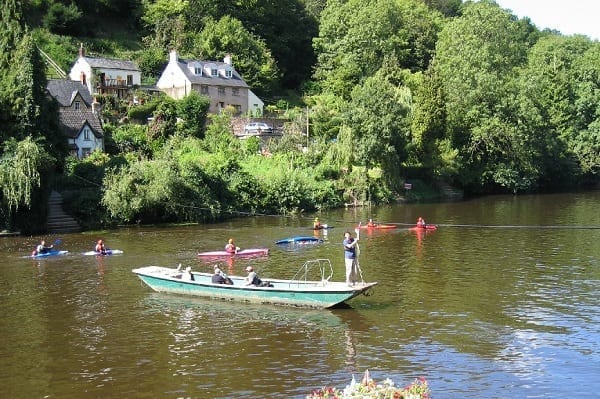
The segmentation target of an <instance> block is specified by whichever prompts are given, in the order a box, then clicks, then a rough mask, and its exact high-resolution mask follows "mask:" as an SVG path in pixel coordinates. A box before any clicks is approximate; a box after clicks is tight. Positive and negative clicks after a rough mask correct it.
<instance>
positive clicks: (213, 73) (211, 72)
mask: <svg viewBox="0 0 600 399" xmlns="http://www.w3.org/2000/svg"><path fill="white" fill-rule="evenodd" d="M210 76H212V77H216V76H219V71H218V70H217V68H212V69H211V70H210Z"/></svg>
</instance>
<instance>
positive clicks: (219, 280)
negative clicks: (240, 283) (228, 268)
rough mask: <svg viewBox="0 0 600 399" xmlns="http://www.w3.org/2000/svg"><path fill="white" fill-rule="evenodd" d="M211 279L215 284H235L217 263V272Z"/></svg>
mask: <svg viewBox="0 0 600 399" xmlns="http://www.w3.org/2000/svg"><path fill="white" fill-rule="evenodd" d="M211 281H212V283H213V284H228V285H233V281H232V280H231V279H230V278H229V277H227V275H226V274H225V273H223V271H222V270H221V268H220V267H219V265H215V274H213V275H212V279H211Z"/></svg>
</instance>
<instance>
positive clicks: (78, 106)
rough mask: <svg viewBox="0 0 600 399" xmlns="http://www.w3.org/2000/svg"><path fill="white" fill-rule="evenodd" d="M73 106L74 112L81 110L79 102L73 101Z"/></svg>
mask: <svg viewBox="0 0 600 399" xmlns="http://www.w3.org/2000/svg"><path fill="white" fill-rule="evenodd" d="M73 106H74V107H75V111H79V110H80V109H81V104H80V103H79V101H75V102H74V103H73Z"/></svg>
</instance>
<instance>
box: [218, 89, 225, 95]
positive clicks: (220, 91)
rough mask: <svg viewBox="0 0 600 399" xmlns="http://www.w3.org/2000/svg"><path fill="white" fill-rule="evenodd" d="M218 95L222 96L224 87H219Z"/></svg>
mask: <svg viewBox="0 0 600 399" xmlns="http://www.w3.org/2000/svg"><path fill="white" fill-rule="evenodd" d="M219 95H220V96H224V95H225V88H224V87H219Z"/></svg>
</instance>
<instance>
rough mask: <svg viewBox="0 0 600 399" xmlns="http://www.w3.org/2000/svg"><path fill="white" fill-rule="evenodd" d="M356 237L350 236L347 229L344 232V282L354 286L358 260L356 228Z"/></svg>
mask: <svg viewBox="0 0 600 399" xmlns="http://www.w3.org/2000/svg"><path fill="white" fill-rule="evenodd" d="M356 230H357V233H356V234H357V237H356V239H354V238H352V234H351V233H350V232H349V231H346V232H345V233H344V241H343V243H342V244H343V245H344V262H345V264H346V284H348V286H354V284H355V283H356V274H357V261H358V254H357V252H358V251H357V249H358V229H356Z"/></svg>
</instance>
